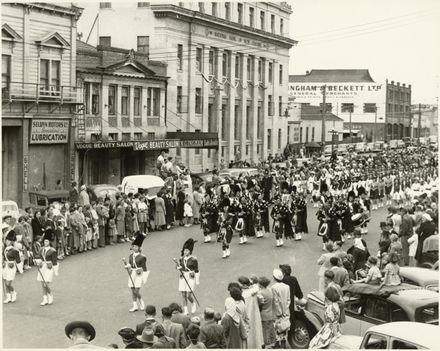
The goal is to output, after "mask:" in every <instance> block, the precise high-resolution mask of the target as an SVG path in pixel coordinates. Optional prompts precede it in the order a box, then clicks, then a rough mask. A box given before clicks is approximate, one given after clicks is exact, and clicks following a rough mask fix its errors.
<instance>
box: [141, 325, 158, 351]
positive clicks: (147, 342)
mask: <svg viewBox="0 0 440 351" xmlns="http://www.w3.org/2000/svg"><path fill="white" fill-rule="evenodd" d="M136 339H138V340H139V341H140V342H141V343H142V345H143V346H142V348H143V349H151V348H153V344H155V343H156V342H157V341H158V340H159V338H158V337H157V336H156V335H154V331H153V329H147V328H145V329H144V330H143V331H142V334H141V335H138V336H136Z"/></svg>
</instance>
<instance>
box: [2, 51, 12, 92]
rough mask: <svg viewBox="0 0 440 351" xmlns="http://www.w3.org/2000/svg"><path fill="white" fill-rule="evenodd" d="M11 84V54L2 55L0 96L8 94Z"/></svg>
mask: <svg viewBox="0 0 440 351" xmlns="http://www.w3.org/2000/svg"><path fill="white" fill-rule="evenodd" d="M10 84H11V56H10V55H2V96H7V95H9V91H10Z"/></svg>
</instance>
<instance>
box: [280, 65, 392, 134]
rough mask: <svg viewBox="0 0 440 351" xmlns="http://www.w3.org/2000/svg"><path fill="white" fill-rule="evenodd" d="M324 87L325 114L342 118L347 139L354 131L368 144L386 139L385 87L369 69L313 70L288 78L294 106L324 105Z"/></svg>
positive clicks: (290, 95)
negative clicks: (374, 77) (324, 95)
mask: <svg viewBox="0 0 440 351" xmlns="http://www.w3.org/2000/svg"><path fill="white" fill-rule="evenodd" d="M323 86H325V87H326V106H327V110H326V111H327V112H330V113H333V114H334V115H336V116H338V117H340V118H342V119H343V121H344V125H343V134H344V135H345V136H349V134H350V130H351V132H352V134H353V133H354V132H356V134H357V135H358V136H361V138H362V139H363V140H365V141H375V140H384V138H385V137H386V135H385V134H386V130H385V121H386V118H387V116H388V115H387V113H388V110H387V109H386V96H387V86H386V84H381V83H376V82H375V81H374V80H373V78H372V77H371V75H370V73H369V71H368V70H346V69H329V70H312V71H310V72H307V73H306V74H305V75H291V76H290V77H289V97H290V99H291V100H292V101H294V102H295V103H305V104H310V105H313V106H322V103H323V94H322V91H321V88H322V87H323Z"/></svg>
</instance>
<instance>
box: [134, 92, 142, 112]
mask: <svg viewBox="0 0 440 351" xmlns="http://www.w3.org/2000/svg"><path fill="white" fill-rule="evenodd" d="M141 101H142V88H141V87H135V88H134V95H133V113H134V115H135V116H140V115H141Z"/></svg>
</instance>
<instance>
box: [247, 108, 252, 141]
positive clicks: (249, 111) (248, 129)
mask: <svg viewBox="0 0 440 351" xmlns="http://www.w3.org/2000/svg"><path fill="white" fill-rule="evenodd" d="M251 128H252V126H251V107H250V106H246V139H248V140H249V139H250V138H251Z"/></svg>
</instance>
